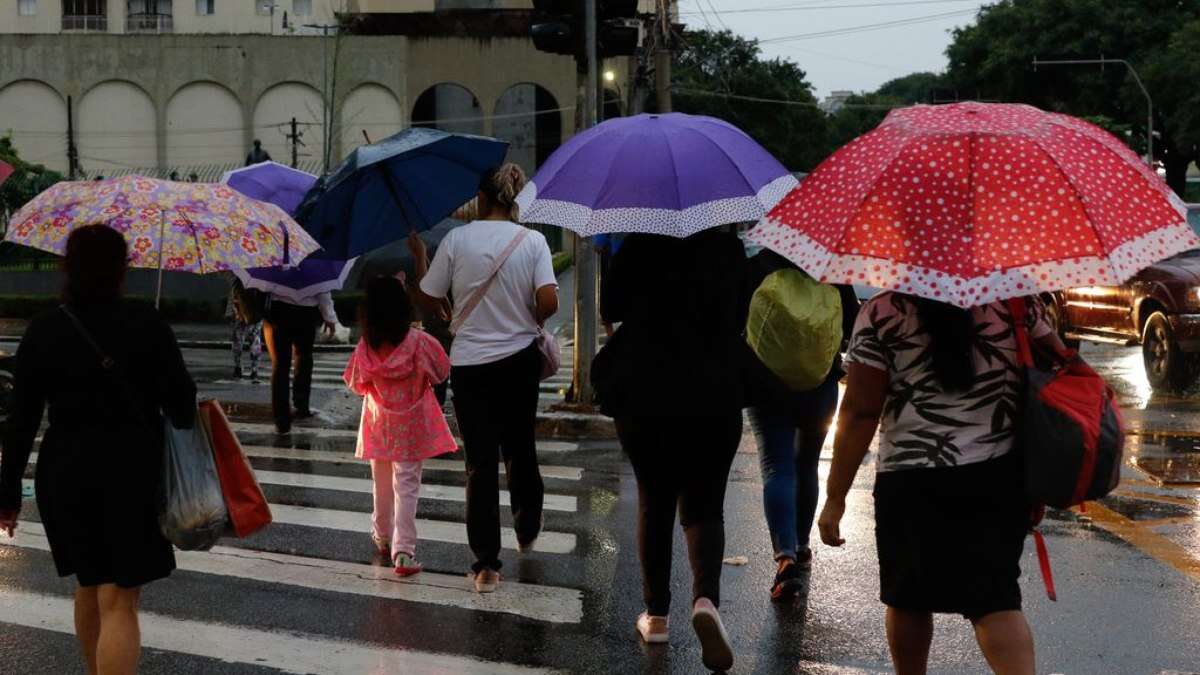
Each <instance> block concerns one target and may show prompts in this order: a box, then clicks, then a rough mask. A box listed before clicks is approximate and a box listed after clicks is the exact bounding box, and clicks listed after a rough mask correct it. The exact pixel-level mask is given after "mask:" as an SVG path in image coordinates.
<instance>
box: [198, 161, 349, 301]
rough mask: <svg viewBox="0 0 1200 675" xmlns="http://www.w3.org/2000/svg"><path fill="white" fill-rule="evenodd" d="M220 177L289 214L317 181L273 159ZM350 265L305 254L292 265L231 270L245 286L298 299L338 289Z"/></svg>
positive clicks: (346, 261) (238, 188) (342, 261)
mask: <svg viewBox="0 0 1200 675" xmlns="http://www.w3.org/2000/svg"><path fill="white" fill-rule="evenodd" d="M221 181H222V182H224V183H226V184H228V185H229V187H231V188H233V189H234V190H237V191H238V192H240V193H242V194H244V195H246V196H247V197H250V198H252V199H257V200H259V201H263V202H270V203H271V204H274V205H276V206H278V207H280V208H282V209H283V210H284V211H287V212H288V213H289V214H292V213H295V211H296V207H297V206H299V205H300V201H301V200H302V199H304V195H305V194H307V193H308V191H309V189H310V188H312V186H313V185H314V184H315V183H316V182H317V177H316V176H314V175H312V174H310V173H305V172H304V171H300V170H298V169H293V168H291V167H288V166H284V165H282V164H279V163H276V162H260V163H258V164H253V165H251V166H248V167H246V168H244V169H235V170H233V171H230V172H228V173H226V174H225V175H224V176H223V177H222V178H221ZM319 255H320V254H319V253H318V254H317V256H319ZM353 266H354V260H327V259H323V258H320V257H313V256H309V257H308V258H305V259H304V260H303V261H301V263H300V265H299V266H296V267H263V268H256V269H251V270H234V274H236V275H237V277H238V278H239V279H241V280H242V283H243V284H245V285H246V287H247V288H257V289H258V290H261V291H265V292H267V293H273V294H275V295H278V296H280V297H282V298H285V299H292V300H295V301H302V300H303V299H305V298H309V297H312V296H314V295H316V294H318V293H325V292H327V291H337V290H341V288H342V286H344V285H345V284H346V277H347V276H348V275H349V274H350V268H351V267H353Z"/></svg>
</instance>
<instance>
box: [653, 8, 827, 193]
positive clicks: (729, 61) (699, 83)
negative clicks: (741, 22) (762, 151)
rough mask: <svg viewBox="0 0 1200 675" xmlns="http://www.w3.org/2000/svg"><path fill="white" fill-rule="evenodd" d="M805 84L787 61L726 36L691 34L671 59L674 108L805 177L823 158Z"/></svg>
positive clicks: (818, 120)
mask: <svg viewBox="0 0 1200 675" xmlns="http://www.w3.org/2000/svg"><path fill="white" fill-rule="evenodd" d="M805 78H806V75H805V72H804V71H803V70H802V69H801V68H800V66H799V65H797V64H796V63H794V62H792V61H788V60H785V59H779V58H776V59H770V60H768V59H764V58H763V57H762V51H761V50H760V49H759V46H758V42H757V41H754V40H747V39H745V38H742V37H739V36H737V35H734V34H733V33H732V32H730V31H721V32H714V31H707V30H701V31H693V32H689V33H687V35H686V36H685V38H684V43H683V46H682V48H681V49H680V50H679V51H677V52H676V54H675V61H674V64H673V68H672V74H671V81H672V88H673V90H674V95H673V96H674V107H675V109H676V110H678V111H679V112H686V113H691V114H695V115H711V116H712V117H718V118H720V119H723V120H725V121H727V122H729V123H731V124H734V125H736V126H737V127H739V128H740V129H742V130H743V131H745V132H746V133H747V134H749V135H750V136H751V137H752V138H754V139H755V140H757V141H758V142H759V143H761V144H762V146H763V147H765V148H766V149H767V150H768V151H769V152H771V153H772V154H773V155H775V157H776V158H778V159H779V161H780V162H782V163H783V164H784V166H786V167H788V169H790V170H792V171H811V170H812V169H813V168H814V167H815V166H816V165H817V164H818V163H820V161H821V160H822V159H824V158H825V154H826V149H827V143H826V136H825V132H826V119H825V114H824V113H823V112H821V110H820V108H819V107H818V106H817V100H816V98H815V97H814V96H813V92H812V85H811V84H809V82H808V81H807V80H806V79H805ZM756 98H757V99H772V100H782V101H789V102H791V103H777V102H763V101H754V100H751V99H756Z"/></svg>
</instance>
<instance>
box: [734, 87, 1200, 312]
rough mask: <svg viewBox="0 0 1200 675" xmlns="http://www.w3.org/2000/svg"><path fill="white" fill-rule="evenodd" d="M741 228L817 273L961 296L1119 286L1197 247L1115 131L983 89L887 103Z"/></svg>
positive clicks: (1178, 204)
mask: <svg viewBox="0 0 1200 675" xmlns="http://www.w3.org/2000/svg"><path fill="white" fill-rule="evenodd" d="M750 237H751V239H753V240H755V241H757V242H758V243H760V244H762V245H764V246H766V247H768V248H770V249H772V250H774V251H776V252H778V253H780V254H782V255H784V256H786V257H787V258H789V259H790V260H792V261H793V262H795V263H796V264H797V265H799V266H800V267H801V268H803V269H804V270H805V271H806V272H808V273H809V274H811V275H813V276H814V277H815V278H818V279H821V280H823V281H827V282H831V283H847V284H849V283H854V284H860V285H866V286H874V287H877V288H885V289H890V290H895V291H900V292H903V293H911V294H914V295H919V296H923V297H927V298H932V299H934V300H941V301H944V302H948V303H951V304H955V305H959V306H961V307H971V306H974V305H980V304H984V303H988V302H992V301H994V300H1000V299H1006V298H1011V297H1016V296H1020V295H1029V294H1033V293H1037V292H1040V291H1056V290H1062V289H1065V288H1073V287H1078V286H1093V285H1116V284H1120V283H1121V282H1123V281H1124V280H1126V279H1128V278H1129V277H1131V276H1133V275H1134V274H1136V273H1137V272H1138V271H1139V270H1141V269H1142V268H1144V267H1147V266H1149V265H1151V264H1153V263H1155V262H1157V261H1159V260H1162V259H1164V258H1168V257H1170V256H1172V255H1175V254H1177V253H1180V252H1182V251H1186V250H1189V249H1192V248H1197V247H1200V238H1198V237H1197V236H1196V234H1195V233H1194V232H1193V231H1192V229H1191V228H1190V227H1189V226H1188V224H1187V211H1186V208H1185V206H1184V204H1183V201H1182V200H1180V199H1179V198H1178V197H1177V196H1176V195H1175V193H1174V192H1172V191H1171V189H1170V188H1168V187H1167V185H1166V184H1165V183H1164V182H1163V181H1162V179H1160V178H1159V177H1158V176H1157V175H1156V174H1155V173H1154V171H1152V170H1151V169H1150V168H1149V167H1148V166H1147V165H1146V164H1145V163H1143V162H1142V161H1141V159H1139V158H1138V157H1137V155H1135V154H1134V153H1133V152H1132V151H1131V150H1130V149H1129V148H1128V147H1127V146H1125V144H1123V143H1122V142H1121V141H1120V140H1118V139H1117V138H1115V137H1114V136H1112V135H1110V134H1109V133H1108V132H1106V131H1104V130H1102V129H1100V128H1099V127H1096V126H1094V125H1092V124H1089V123H1087V122H1084V121H1082V120H1079V119H1076V118H1074V117H1069V116H1066V115H1059V114H1054V113H1047V112H1044V111H1041V110H1038V109H1036V108H1032V107H1029V106H1024V105H1004V104H984V103H957V104H952V105H942V106H916V107H913V108H905V109H901V110H895V111H893V112H892V113H891V114H889V115H888V117H887V119H885V120H884V122H883V124H881V125H879V127H878V128H877V129H875V130H874V131H871V132H870V133H867V134H865V135H863V136H860V137H859V138H857V139H855V140H854V141H852V142H851V143H850V144H848V145H846V146H845V147H843V148H842V149H840V150H838V151H837V152H836V153H834V154H833V155H832V156H831V157H829V159H827V160H825V162H823V163H822V164H821V165H820V166H819V167H817V169H816V170H815V171H814V172H813V173H812V174H811V175H810V176H808V177H807V178H806V179H805V180H804V181H803V182H802V183H801V184H800V186H799V187H798V188H796V189H795V190H793V191H792V192H791V193H790V194H789V195H788V196H787V197H785V198H784V199H783V200H782V201H781V202H780V203H779V204H778V205H777V206H776V207H775V208H774V209H773V210H772V211H771V212H770V213H769V214H768V215H767V217H766V218H765V219H764V220H763V221H762V223H760V224H759V226H758V227H756V228H754V230H753V231H752V232H751V235H750Z"/></svg>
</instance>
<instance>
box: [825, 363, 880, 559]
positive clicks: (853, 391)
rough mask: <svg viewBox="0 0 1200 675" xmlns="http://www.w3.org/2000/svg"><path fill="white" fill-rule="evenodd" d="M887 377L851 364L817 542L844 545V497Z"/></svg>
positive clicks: (869, 435) (863, 452) (874, 420)
mask: <svg viewBox="0 0 1200 675" xmlns="http://www.w3.org/2000/svg"><path fill="white" fill-rule="evenodd" d="M887 386H888V374H887V373H886V372H884V371H882V370H879V369H877V368H872V367H870V366H864V365H862V364H860V363H851V364H850V366H849V379H848V382H847V385H846V395H845V396H844V397H843V398H842V407H841V409H840V410H839V411H838V428H837V435H836V436H835V437H834V440H833V466H832V467H831V468H830V470H829V483H828V485H827V486H826V488H825V492H826V495H825V508H824V509H822V511H821V518H820V520H819V521H818V522H817V526H818V528H819V529H820V531H821V541H824V542H825V543H826V544H828V545H830V546H841V545H842V544H844V543H846V540H845V539H842V536H841V521H842V516H843V515H844V514H845V513H846V495H847V494H849V493H850V487H851V486H852V485H853V484H854V478H855V476H857V475H858V469H859V467H860V466H862V462H863V458H864V457H866V456H867V451H868V450H869V449H870V447H871V440H872V439H873V438H875V432H876V430H878V428H879V417H880V415H881V414H882V413H883V404H884V400H885V399H886V396H887Z"/></svg>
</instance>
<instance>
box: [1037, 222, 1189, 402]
mask: <svg viewBox="0 0 1200 675" xmlns="http://www.w3.org/2000/svg"><path fill="white" fill-rule="evenodd" d="M1188 222H1190V223H1191V224H1192V227H1193V228H1194V229H1195V230H1196V231H1197V232H1200V204H1193V205H1190V206H1189V207H1188ZM1046 300H1047V306H1048V307H1049V309H1050V312H1051V318H1052V319H1053V320H1054V321H1055V322H1056V323H1057V326H1058V329H1059V332H1060V333H1061V335H1062V336H1063V339H1064V340H1066V341H1067V342H1068V344H1070V343H1076V344H1077V343H1078V341H1080V340H1087V341H1093V342H1114V343H1118V344H1125V345H1130V346H1135V345H1141V347H1142V356H1143V359H1144V361H1145V365H1146V378H1147V379H1148V380H1149V381H1150V386H1151V387H1153V388H1154V390H1155V391H1181V390H1184V389H1188V388H1190V387H1191V386H1192V385H1193V384H1195V383H1196V381H1197V379H1198V378H1200V249H1193V250H1191V251H1187V252H1185V253H1181V254H1179V255H1177V256H1175V257H1173V258H1168V259H1167V260H1164V261H1162V262H1159V263H1156V264H1154V265H1151V266H1150V267H1147V268H1146V269H1144V270H1142V271H1141V272H1139V273H1138V274H1137V275H1136V276H1135V277H1133V278H1132V279H1130V280H1129V281H1127V282H1125V283H1124V284H1122V285H1121V286H1087V287H1084V288H1073V289H1070V290H1067V291H1062V292H1059V293H1055V294H1052V295H1049V296H1047V297H1046Z"/></svg>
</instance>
